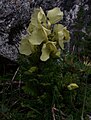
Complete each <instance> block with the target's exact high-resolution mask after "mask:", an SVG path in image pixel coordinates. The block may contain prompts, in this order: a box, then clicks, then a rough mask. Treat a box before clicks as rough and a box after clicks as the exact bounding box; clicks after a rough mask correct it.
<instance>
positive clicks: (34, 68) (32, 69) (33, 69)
mask: <svg viewBox="0 0 91 120" xmlns="http://www.w3.org/2000/svg"><path fill="white" fill-rule="evenodd" d="M37 69H38V68H37V67H36V66H33V67H31V68H30V69H29V70H28V71H29V72H30V73H33V72H35V71H37Z"/></svg>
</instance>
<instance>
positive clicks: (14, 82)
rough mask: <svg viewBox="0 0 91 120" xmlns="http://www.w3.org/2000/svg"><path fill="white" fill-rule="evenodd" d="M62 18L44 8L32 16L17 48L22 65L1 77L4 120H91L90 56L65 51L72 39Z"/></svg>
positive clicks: (57, 10) (1, 113) (60, 13)
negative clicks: (81, 57)
mask: <svg viewBox="0 0 91 120" xmlns="http://www.w3.org/2000/svg"><path fill="white" fill-rule="evenodd" d="M55 10H56V13H57V12H58V14H55V15H56V16H52V15H51V13H52V14H53V13H55ZM38 16H39V17H38ZM62 16H63V13H62V12H61V11H60V10H59V8H54V9H53V10H50V11H48V14H47V17H46V15H45V13H44V12H43V10H42V8H40V9H36V10H35V12H34V14H33V15H32V17H31V22H30V24H29V27H28V34H27V35H26V36H25V37H24V38H23V39H22V41H21V46H20V48H19V49H20V53H22V54H24V55H20V56H19V59H18V64H19V67H17V70H16V71H15V73H13V72H12V71H10V72H9V73H8V74H7V73H6V74H2V76H1V78H0V80H1V81H0V89H1V92H0V95H1V98H2V99H0V106H1V107H0V118H1V120H42V119H43V120H89V119H88V116H87V114H88V113H89V112H90V111H91V102H90V101H91V84H90V75H91V63H90V61H89V59H88V57H87V56H85V58H84V59H83V60H82V59H80V56H79V55H78V54H74V52H73V51H72V53H71V54H70V53H68V52H66V51H65V49H64V43H65V42H67V41H69V38H70V36H69V31H68V30H67V28H66V27H64V26H63V25H62V24H59V23H58V22H59V20H61V19H62ZM37 17H38V18H37ZM55 18H56V19H55ZM32 20H33V21H32ZM36 20H37V21H36ZM35 23H36V24H35ZM30 26H31V27H30ZM36 27H37V28H36ZM39 30H40V31H41V33H43V34H42V35H43V36H41V35H40V34H39V33H40V31H39ZM38 32H39V33H38ZM35 33H36V36H35ZM36 38H39V39H36ZM60 38H61V39H60ZM32 40H33V41H32ZM39 40H40V41H39ZM3 67H4V66H2V68H3Z"/></svg>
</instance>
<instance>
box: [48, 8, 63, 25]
mask: <svg viewBox="0 0 91 120" xmlns="http://www.w3.org/2000/svg"><path fill="white" fill-rule="evenodd" d="M47 17H48V18H49V20H50V22H51V24H55V23H57V22H59V21H60V20H62V19H63V12H61V11H60V8H58V7H55V8H53V9H52V10H49V11H48V13H47Z"/></svg>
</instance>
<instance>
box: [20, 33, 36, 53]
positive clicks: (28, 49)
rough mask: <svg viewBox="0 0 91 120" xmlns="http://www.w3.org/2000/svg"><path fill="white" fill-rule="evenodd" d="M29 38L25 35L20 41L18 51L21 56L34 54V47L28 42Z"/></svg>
mask: <svg viewBox="0 0 91 120" xmlns="http://www.w3.org/2000/svg"><path fill="white" fill-rule="evenodd" d="M28 39H29V36H28V35H27V36H26V37H24V38H23V39H22V40H21V44H20V46H19V51H20V53H21V54H25V55H30V54H31V53H32V52H34V46H33V45H32V44H31V43H30V42H29V40H28Z"/></svg>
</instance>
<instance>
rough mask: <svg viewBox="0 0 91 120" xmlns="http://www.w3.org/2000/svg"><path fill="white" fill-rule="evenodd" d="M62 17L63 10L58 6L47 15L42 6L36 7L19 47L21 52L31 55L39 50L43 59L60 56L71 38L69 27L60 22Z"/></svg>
mask: <svg viewBox="0 0 91 120" xmlns="http://www.w3.org/2000/svg"><path fill="white" fill-rule="evenodd" d="M62 19H63V12H61V11H60V8H58V7H55V8H53V9H52V10H49V11H48V12H47V15H46V14H45V13H44V11H43V9H42V8H41V7H40V8H37V9H34V12H33V14H32V15H31V20H30V24H29V26H28V29H27V35H26V36H25V37H24V38H23V39H22V41H21V44H20V47H19V51H20V53H21V54H25V55H31V54H32V53H36V52H38V53H39V55H40V60H41V61H47V60H48V59H49V58H50V56H53V57H55V56H59V57H60V53H61V50H63V49H64V43H65V42H68V41H69V40H70V35H69V31H68V30H67V28H66V27H64V26H63V25H62V24H59V23H58V22H59V21H60V20H62ZM40 52H41V53H40Z"/></svg>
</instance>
